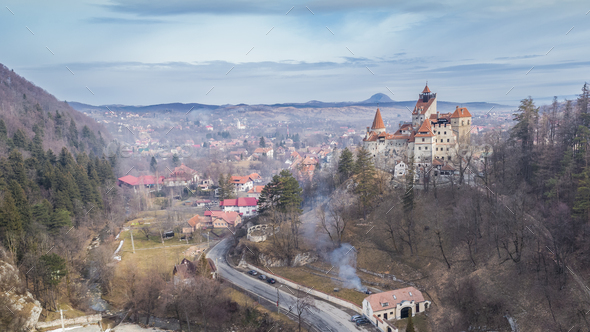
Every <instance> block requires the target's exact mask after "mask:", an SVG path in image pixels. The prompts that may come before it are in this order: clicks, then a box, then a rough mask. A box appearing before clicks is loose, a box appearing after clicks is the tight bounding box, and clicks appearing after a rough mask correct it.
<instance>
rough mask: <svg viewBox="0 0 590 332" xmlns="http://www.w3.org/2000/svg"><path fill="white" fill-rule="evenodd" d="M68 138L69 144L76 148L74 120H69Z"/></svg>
mask: <svg viewBox="0 0 590 332" xmlns="http://www.w3.org/2000/svg"><path fill="white" fill-rule="evenodd" d="M68 138H69V140H70V144H71V145H73V146H75V147H76V148H78V128H76V122H74V119H71V120H70V128H69V131H68Z"/></svg>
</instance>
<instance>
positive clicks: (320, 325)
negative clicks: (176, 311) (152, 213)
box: [207, 239, 373, 332]
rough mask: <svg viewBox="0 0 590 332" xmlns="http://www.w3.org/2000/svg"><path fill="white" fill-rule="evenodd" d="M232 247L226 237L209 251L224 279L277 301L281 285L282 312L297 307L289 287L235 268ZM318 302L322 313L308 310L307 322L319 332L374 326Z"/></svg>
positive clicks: (343, 330) (361, 329)
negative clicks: (230, 256)
mask: <svg viewBox="0 0 590 332" xmlns="http://www.w3.org/2000/svg"><path fill="white" fill-rule="evenodd" d="M229 246H230V242H229V241H228V239H225V240H222V241H221V242H219V243H218V244H217V245H216V246H215V247H213V248H212V249H211V251H209V253H208V254H207V258H211V259H212V260H213V261H216V260H217V269H218V271H219V272H220V274H221V277H222V278H224V279H226V280H228V281H231V282H232V283H234V284H236V285H238V286H239V287H241V288H243V289H246V290H248V291H251V292H253V293H255V294H257V295H259V296H260V297H263V298H265V299H267V300H269V301H273V302H276V301H277V288H279V294H280V295H279V296H280V301H279V304H280V306H281V312H283V313H285V312H288V311H289V307H290V306H291V307H293V308H294V307H295V306H294V304H295V302H296V297H295V296H294V295H293V294H291V292H290V291H289V290H288V289H287V287H286V286H284V287H281V285H279V284H278V283H277V284H275V285H270V284H268V283H266V282H264V281H261V280H259V279H258V278H254V277H252V276H250V275H248V274H246V273H244V272H240V271H238V270H236V269H234V268H232V267H231V266H230V265H229V264H228V263H227V260H226V259H225V254H226V253H227V250H228V249H229ZM315 304H316V307H317V308H318V312H309V313H306V314H304V319H305V321H306V323H308V324H311V325H313V326H314V327H315V328H316V329H317V330H318V331H322V332H324V331H331V332H346V331H354V332H358V331H370V330H369V329H371V331H373V330H372V326H366V327H357V326H356V324H354V323H353V322H351V321H350V314H348V313H347V312H345V311H343V310H341V309H339V308H337V307H335V306H334V305H332V304H330V303H327V302H324V301H321V300H317V299H316V301H315ZM292 311H294V310H292Z"/></svg>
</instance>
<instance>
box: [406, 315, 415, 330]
mask: <svg viewBox="0 0 590 332" xmlns="http://www.w3.org/2000/svg"><path fill="white" fill-rule="evenodd" d="M406 332H416V329H415V328H414V320H413V319H412V309H410V313H409V316H408V326H406Z"/></svg>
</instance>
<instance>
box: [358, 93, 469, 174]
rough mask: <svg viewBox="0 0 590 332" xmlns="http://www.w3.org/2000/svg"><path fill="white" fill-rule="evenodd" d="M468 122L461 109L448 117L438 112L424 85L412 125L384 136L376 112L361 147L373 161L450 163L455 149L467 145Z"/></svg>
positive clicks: (420, 163)
mask: <svg viewBox="0 0 590 332" xmlns="http://www.w3.org/2000/svg"><path fill="white" fill-rule="evenodd" d="M471 121H472V117H471V113H469V111H468V110H467V108H465V107H459V106H457V108H456V109H455V111H454V112H452V113H444V114H441V113H440V112H438V111H437V99H436V93H432V92H431V91H430V89H429V88H428V85H426V87H424V90H423V91H422V93H420V95H419V99H418V101H417V102H416V106H414V110H413V111H412V122H407V123H400V125H399V128H398V129H397V131H396V132H394V133H388V132H387V131H386V128H385V123H384V122H383V119H382V117H381V111H380V110H379V109H377V112H376V113H375V118H374V120H373V124H372V126H371V127H367V132H366V134H365V137H364V138H363V146H364V147H365V149H367V150H368V151H369V152H370V153H371V154H372V155H373V157H375V158H376V160H383V159H385V160H387V159H389V158H394V159H399V158H400V157H401V158H403V159H406V160H410V159H411V158H413V159H414V164H415V166H430V165H431V164H432V162H433V161H434V160H437V159H438V160H441V161H442V162H443V163H446V162H452V161H453V158H455V159H456V158H458V156H457V152H458V151H459V146H460V145H462V144H470V141H471V137H470V128H471V126H472V123H471Z"/></svg>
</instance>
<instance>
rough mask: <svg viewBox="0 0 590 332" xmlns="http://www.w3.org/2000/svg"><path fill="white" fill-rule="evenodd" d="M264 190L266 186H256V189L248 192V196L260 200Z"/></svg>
mask: <svg viewBox="0 0 590 332" xmlns="http://www.w3.org/2000/svg"><path fill="white" fill-rule="evenodd" d="M262 189H264V186H254V188H252V189H250V190H248V192H247V193H246V195H247V196H248V197H254V198H256V199H258V198H260V194H261V193H262Z"/></svg>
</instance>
